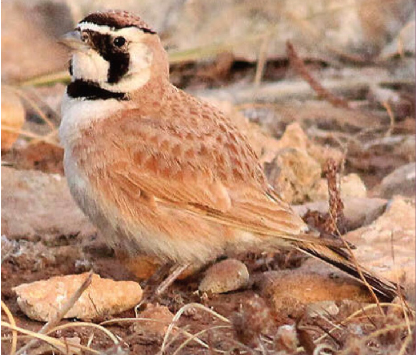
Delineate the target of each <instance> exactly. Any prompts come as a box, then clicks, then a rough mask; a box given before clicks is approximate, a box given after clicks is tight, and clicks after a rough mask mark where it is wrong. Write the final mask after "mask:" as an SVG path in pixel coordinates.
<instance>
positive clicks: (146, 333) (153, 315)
mask: <svg viewBox="0 0 416 355" xmlns="http://www.w3.org/2000/svg"><path fill="white" fill-rule="evenodd" d="M173 317H174V315H173V314H172V313H171V311H169V309H168V308H167V307H165V306H159V305H156V306H153V305H149V306H148V307H147V308H146V309H145V310H144V311H143V312H141V313H140V314H139V318H146V319H149V321H146V320H140V321H138V322H135V324H134V327H133V329H134V332H135V333H137V335H139V336H143V339H144V340H145V341H146V343H147V342H149V343H155V342H156V343H161V342H162V340H163V337H164V336H165V334H166V331H167V330H168V327H169V325H170V324H171V323H172V320H173Z"/></svg>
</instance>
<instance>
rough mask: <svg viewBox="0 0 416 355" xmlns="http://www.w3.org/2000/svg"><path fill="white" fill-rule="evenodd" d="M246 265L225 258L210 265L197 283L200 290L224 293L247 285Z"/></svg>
mask: <svg viewBox="0 0 416 355" xmlns="http://www.w3.org/2000/svg"><path fill="white" fill-rule="evenodd" d="M248 280H249V273H248V270H247V267H246V266H245V265H244V264H243V263H242V262H241V261H238V260H235V259H226V260H223V261H221V262H219V263H217V264H214V265H213V266H211V267H210V268H209V269H208V270H207V271H206V273H205V276H204V278H203V279H202V281H201V283H200V284H199V288H198V289H199V290H200V291H201V292H210V293H224V292H230V291H235V290H238V289H240V288H243V287H245V286H247V284H248Z"/></svg>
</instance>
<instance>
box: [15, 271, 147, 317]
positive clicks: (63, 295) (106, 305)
mask: <svg viewBox="0 0 416 355" xmlns="http://www.w3.org/2000/svg"><path fill="white" fill-rule="evenodd" d="M87 277H88V273H84V274H81V275H67V276H57V277H52V278H50V279H48V280H43V281H36V282H32V283H29V284H22V285H19V286H17V287H15V288H13V290H14V291H15V292H16V294H17V304H18V305H19V307H20V309H21V310H22V311H23V312H24V313H25V314H26V315H27V316H28V317H29V318H31V319H34V320H38V321H42V322H47V321H49V320H51V319H52V318H53V317H54V316H55V315H56V312H57V311H58V310H59V309H61V307H62V306H63V305H65V304H66V302H67V301H68V300H69V299H70V298H71V297H72V295H73V294H74V293H75V292H76V291H77V290H78V289H79V287H80V286H81V285H82V283H83V282H84V281H85V279H86V278H87ZM141 298H142V289H141V287H140V285H139V284H138V283H137V282H133V281H114V280H110V279H102V278H101V277H100V276H99V275H96V274H94V275H93V276H92V281H91V284H90V285H89V286H88V288H87V289H86V290H85V291H84V292H83V294H82V295H81V297H80V298H79V299H78V300H77V301H76V302H75V304H74V305H73V307H72V308H71V309H70V310H69V311H68V312H67V314H66V315H65V316H64V318H79V319H94V318H97V317H102V316H108V315H112V314H117V313H120V312H123V311H125V310H127V309H130V308H133V307H134V306H135V305H137V304H138V303H139V302H140V300H141Z"/></svg>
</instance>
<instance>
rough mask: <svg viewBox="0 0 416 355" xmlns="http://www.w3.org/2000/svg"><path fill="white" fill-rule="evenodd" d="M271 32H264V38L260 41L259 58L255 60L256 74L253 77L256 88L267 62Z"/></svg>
mask: <svg viewBox="0 0 416 355" xmlns="http://www.w3.org/2000/svg"><path fill="white" fill-rule="evenodd" d="M270 37H271V33H270V32H269V33H266V34H265V35H264V39H263V41H262V42H261V46H260V50H259V59H258V61H257V67H256V75H255V77H254V87H256V88H258V87H259V86H260V83H261V79H262V78H263V73H264V68H265V67H266V62H267V50H268V47H269V43H270Z"/></svg>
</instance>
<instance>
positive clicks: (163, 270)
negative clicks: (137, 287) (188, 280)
mask: <svg viewBox="0 0 416 355" xmlns="http://www.w3.org/2000/svg"><path fill="white" fill-rule="evenodd" d="M188 266H189V264H185V265H178V264H177V265H174V266H173V267H172V264H170V263H167V264H164V265H162V266H161V267H160V268H159V269H158V270H156V272H155V273H154V274H153V275H152V276H151V277H150V278H149V279H148V280H147V281H146V283H145V286H144V290H143V297H142V300H141V301H140V303H139V304H138V305H137V306H136V307H135V312H136V317H137V315H138V313H139V311H140V309H141V308H142V306H145V305H147V304H149V303H153V301H154V300H155V299H157V298H158V297H160V296H161V295H162V294H163V293H164V292H165V291H166V289H167V288H168V287H169V286H170V285H172V283H173V282H174V281H175V280H176V279H177V278H178V277H179V276H180V275H181V274H182V272H184V271H185V270H186V268H187V267H188ZM170 269H172V270H170ZM168 272H169V275H168V276H167V277H166V278H165V279H164V280H163V281H162V282H161V283H160V284H159V286H157V288H156V290H155V289H154V287H155V284H157V283H159V281H160V280H161V279H163V278H164V277H165V276H166V274H167V273H168Z"/></svg>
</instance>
